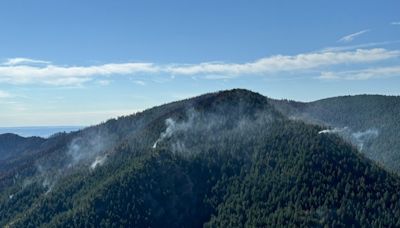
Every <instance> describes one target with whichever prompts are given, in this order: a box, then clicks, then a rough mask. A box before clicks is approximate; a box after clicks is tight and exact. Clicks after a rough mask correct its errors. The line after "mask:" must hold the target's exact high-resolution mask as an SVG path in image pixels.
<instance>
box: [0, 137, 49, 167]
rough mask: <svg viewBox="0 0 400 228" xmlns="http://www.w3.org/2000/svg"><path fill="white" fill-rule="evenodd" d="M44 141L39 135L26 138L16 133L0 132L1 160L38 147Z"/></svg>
mask: <svg viewBox="0 0 400 228" xmlns="http://www.w3.org/2000/svg"><path fill="white" fill-rule="evenodd" d="M44 141H45V140H44V139H43V138H39V137H29V138H24V137H21V136H18V135H15V134H0V161H1V160H6V159H8V158H10V157H16V156H19V155H20V154H21V153H23V152H25V151H26V150H33V149H35V148H38V147H39V146H40V145H41V143H43V142H44Z"/></svg>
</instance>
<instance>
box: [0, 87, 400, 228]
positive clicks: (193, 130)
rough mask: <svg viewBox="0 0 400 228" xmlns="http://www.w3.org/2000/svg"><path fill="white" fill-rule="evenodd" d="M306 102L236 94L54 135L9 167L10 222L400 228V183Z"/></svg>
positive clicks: (5, 212)
mask: <svg viewBox="0 0 400 228" xmlns="http://www.w3.org/2000/svg"><path fill="white" fill-rule="evenodd" d="M302 105H306V104H298V103H293V105H292V104H287V103H286V102H278V101H272V100H269V99H267V98H266V97H264V96H262V95H260V94H257V93H253V92H250V91H247V90H239V89H236V90H229V91H222V92H218V93H211V94H206V95H203V96H199V97H195V98H192V99H187V100H183V101H179V102H174V103H170V104H166V105H162V106H158V107H154V108H152V109H149V110H146V111H143V112H140V113H136V114H134V115H131V116H125V117H120V118H118V119H112V120H109V121H107V122H105V123H102V124H99V125H97V126H93V127H89V128H86V129H83V130H80V131H77V132H73V133H70V134H58V135H54V136H53V137H50V138H49V139H46V140H45V141H44V142H43V143H41V145H40V146H39V147H38V148H35V149H33V150H29V149H27V150H26V151H25V152H24V156H21V157H19V158H18V159H13V160H11V161H8V162H7V163H5V167H7V168H3V169H0V212H1V213H0V225H1V226H5V227H38V226H43V227H116V226H118V227H120V226H123V227H202V226H205V227H243V226H247V227H254V226H260V227H268V226H285V227H286V226H313V227H323V226H325V225H327V226H329V227H330V226H351V225H353V226H355V227H360V226H365V227H369V226H374V227H375V226H381V227H394V226H400V201H399V200H400V194H399V192H400V191H399V190H400V178H399V177H398V176H397V175H396V174H392V173H389V172H387V171H385V170H384V169H382V168H381V167H379V166H377V165H376V164H375V163H374V162H373V161H371V160H370V159H368V158H366V157H364V155H363V154H362V153H360V152H359V150H358V149H357V147H355V146H353V145H352V144H351V142H347V141H345V140H343V139H342V137H340V136H338V135H336V134H325V133H321V132H323V131H324V130H326V128H325V127H321V126H318V125H312V124H309V123H305V122H304V121H300V120H294V119H293V118H288V117H287V116H288V113H289V111H290V113H289V114H290V115H289V116H292V115H291V114H292V113H296V114H297V113H300V111H298V110H297V108H296V109H295V108H294V107H296V106H302ZM284 108H286V109H287V110H284Z"/></svg>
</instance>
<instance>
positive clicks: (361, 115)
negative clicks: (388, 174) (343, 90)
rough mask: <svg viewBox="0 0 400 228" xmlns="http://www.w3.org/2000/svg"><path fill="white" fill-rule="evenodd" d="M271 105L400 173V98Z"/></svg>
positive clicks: (365, 97) (348, 98)
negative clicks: (340, 138) (321, 127)
mask: <svg viewBox="0 0 400 228" xmlns="http://www.w3.org/2000/svg"><path fill="white" fill-rule="evenodd" d="M270 102H271V103H272V104H274V106H275V108H277V109H278V110H280V111H281V112H282V113H283V114H284V115H287V116H289V117H291V118H295V119H300V120H303V121H306V122H309V123H316V124H322V125H326V126H329V127H331V128H333V130H334V132H335V133H338V134H340V135H342V136H344V138H346V139H348V140H350V141H352V142H353V143H354V144H355V145H357V146H358V149H359V150H360V151H362V152H363V153H364V154H366V156H367V157H369V158H371V159H373V160H375V161H377V162H379V163H380V164H382V165H383V166H385V167H386V168H388V169H389V170H391V171H395V172H398V173H399V172H400V165H399V164H400V140H399V137H400V135H399V132H400V121H399V120H400V97H396V96H380V95H358V96H343V97H335V98H328V99H323V100H319V101H315V102H310V103H300V102H294V101H287V100H270Z"/></svg>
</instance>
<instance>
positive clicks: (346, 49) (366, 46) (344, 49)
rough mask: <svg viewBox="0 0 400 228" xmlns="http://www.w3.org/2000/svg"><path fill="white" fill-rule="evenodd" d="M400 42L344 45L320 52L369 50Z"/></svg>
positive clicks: (327, 48) (399, 41)
mask: <svg viewBox="0 0 400 228" xmlns="http://www.w3.org/2000/svg"><path fill="white" fill-rule="evenodd" d="M398 43H400V40H392V41H382V42H371V43H364V44H357V45H345V46H336V47H326V48H324V49H322V52H337V51H349V50H356V49H361V48H370V47H376V46H384V45H389V44H398Z"/></svg>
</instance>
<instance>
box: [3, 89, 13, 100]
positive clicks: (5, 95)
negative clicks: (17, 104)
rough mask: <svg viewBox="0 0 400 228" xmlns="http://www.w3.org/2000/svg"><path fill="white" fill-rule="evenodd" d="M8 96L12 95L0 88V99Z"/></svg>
mask: <svg viewBox="0 0 400 228" xmlns="http://www.w3.org/2000/svg"><path fill="white" fill-rule="evenodd" d="M10 97H12V96H11V94H9V93H8V92H5V91H2V90H0V99H3V98H10Z"/></svg>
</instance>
